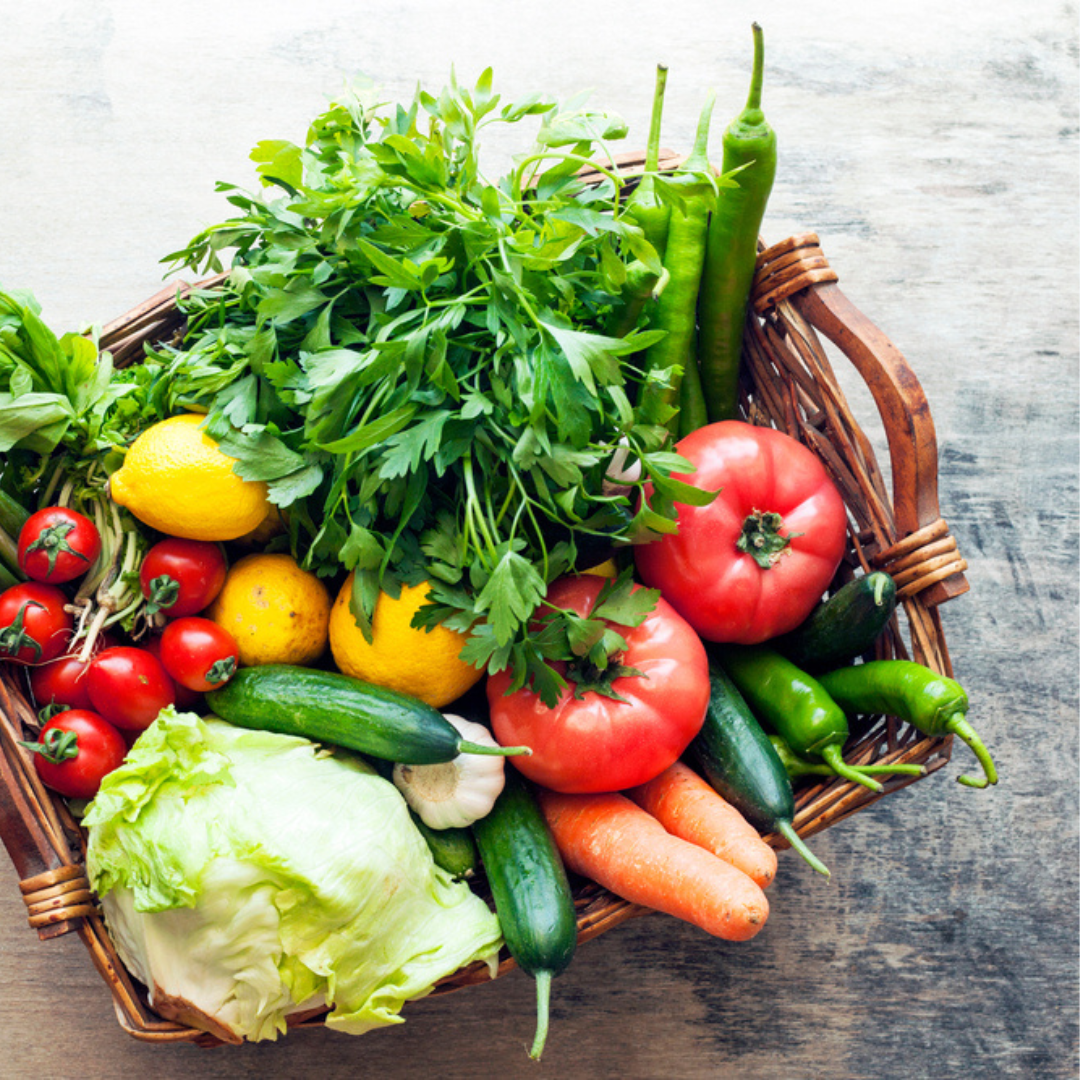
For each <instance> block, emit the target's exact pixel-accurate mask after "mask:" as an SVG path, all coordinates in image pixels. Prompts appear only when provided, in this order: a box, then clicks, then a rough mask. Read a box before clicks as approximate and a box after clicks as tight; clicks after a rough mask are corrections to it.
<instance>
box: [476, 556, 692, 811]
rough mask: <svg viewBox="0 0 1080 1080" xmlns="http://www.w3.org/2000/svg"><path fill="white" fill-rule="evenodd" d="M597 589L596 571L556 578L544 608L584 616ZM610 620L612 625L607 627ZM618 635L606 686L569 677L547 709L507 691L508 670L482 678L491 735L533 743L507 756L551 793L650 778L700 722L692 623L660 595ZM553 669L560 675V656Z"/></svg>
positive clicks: (530, 694)
mask: <svg viewBox="0 0 1080 1080" xmlns="http://www.w3.org/2000/svg"><path fill="white" fill-rule="evenodd" d="M604 587H605V581H604V579H603V578H600V577H595V576H589V575H585V576H582V577H573V578H562V579H560V580H559V581H556V582H555V583H554V584H553V585H551V587H550V588H549V589H548V594H547V601H548V603H549V604H550V605H551V606H553V607H558V608H562V609H568V610H570V611H573V612H575V613H577V614H578V615H581V616H587V615H588V614H589V613H590V612H591V611H592V609H593V607H594V606H595V605H596V603H597V598H598V597H599V596H600V593H601V590H602V589H603V588H604ZM609 625H614V624H609ZM614 629H615V630H616V631H617V632H618V633H619V634H621V635H622V637H623V639H624V640H625V641H626V649H625V651H624V652H623V654H622V656H621V657H620V658H619V660H620V662H621V664H622V666H623V668H624V669H629V670H627V671H626V673H624V674H617V675H616V677H615V678H614V679H613V680H612V681H611V683H610V688H609V689H610V692H611V693H613V694H617V695H618V696H619V698H621V699H622V700H617V699H616V698H614V697H610V696H607V694H606V693H600V692H597V691H596V690H592V689H585V690H582V688H581V687H580V686H575V685H574V684H573V683H572V682H571V684H570V685H569V686H568V687H567V688H565V689H564V690H563V692H562V694H561V695H560V697H559V700H558V702H557V703H556V704H555V706H554V707H553V708H548V707H547V706H546V705H544V703H543V702H542V701H541V700H540V696H539V695H538V694H537V693H536V692H535V691H534V690H533V689H531V688H529V687H525V688H522V689H520V690H516V691H514V692H513V693H511V694H507V693H506V691H507V689H508V688H509V686H510V683H511V678H512V676H511V674H510V672H509V671H501V672H498V673H497V674H495V675H492V676H490V677H489V679H488V682H487V696H488V704H489V706H490V709H491V726H492V728H493V730H494V732H495V737H496V738H497V739H498V741H499V742H500V743H501V744H502V745H504V746H509V745H515V746H518V745H525V746H529V747H531V748H532V755H531V756H528V757H514V758H511V759H510V760H511V761H512V762H513V764H514V765H515V766H517V768H518V769H520V770H521V772H522V773H524V774H525V775H526V776H527V777H529V779H531V780H533V781H535V782H536V783H538V784H542V785H543V786H544V787H547V788H551V789H552V790H554V791H563V792H577V793H585V792H602V791H621V790H622V789H623V788H628V787H634V786H635V785H637V784H644V783H646V782H647V781H649V780H651V779H653V778H654V777H656V776H659V774H660V773H662V772H663V771H664V770H665V769H666V768H667V767H668V766H669V765H671V764H673V763H674V762H675V761H676V760H677V759H678V757H679V755H680V754H681V753H682V752H683V751H684V750H685V749H686V747H687V746H688V745H689V743H690V740H691V739H693V737H694V736H695V735H696V734H697V733H698V731H699V730H700V729H701V725H702V722H703V721H704V719H705V709H706V707H707V706H708V704H709V662H708V658H707V657H706V654H705V646H704V645H702V643H701V639H700V638H699V637H698V636H697V634H696V633H694V630H693V628H692V627H691V626H690V625H689V624H688V623H687V622H686V620H685V619H683V618H682V616H680V615H679V614H678V612H676V611H675V609H674V608H672V607H671V605H670V604H668V603H667V602H666V601H665V600H663V599H662V598H661V599H660V600H658V601H657V603H656V607H655V608H654V609H653V610H652V611H651V612H650V613H649V614H648V615H647V616H646V617H645V620H644V621H643V622H642V623H641V624H640V625H639V626H622V625H614ZM552 666H553V667H555V668H556V670H558V671H560V672H561V673H563V674H564V675H565V676H567V677H568V678H572V676H573V674H574V673H573V672H572V671H571V670H570V665H568V664H567V663H566V662H565V661H553V662H552Z"/></svg>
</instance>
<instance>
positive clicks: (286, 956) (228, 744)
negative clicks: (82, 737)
mask: <svg viewBox="0 0 1080 1080" xmlns="http://www.w3.org/2000/svg"><path fill="white" fill-rule="evenodd" d="M327 822H333V826H332V827H327ZM84 824H85V825H86V826H87V828H88V829H89V846H88V849H87V872H88V873H89V875H90V880H91V883H92V884H93V887H94V889H95V891H96V892H97V893H98V895H99V896H100V897H101V902H102V907H103V909H104V912H105V917H106V920H107V921H108V925H109V932H110V934H111V936H112V939H113V941H114V942H115V943H116V946H117V949H118V950H119V952H120V955H121V957H122V958H123V960H124V963H125V965H126V966H127V967H128V968H129V970H130V971H132V972H133V973H134V974H135V975H136V977H137V978H139V979H140V980H141V981H142V982H144V983H145V984H146V986H147V987H148V988H149V991H150V995H151V1001H152V1003H153V1005H154V1007H155V1008H156V1009H157V1010H158V1011H160V1012H161V1013H162V1015H166V1016H177V1017H182V1018H183V1019H185V1020H187V1021H188V1022H190V1020H191V1018H193V1017H196V1016H197V1017H199V1022H200V1026H204V1027H206V1028H208V1029H209V1030H212V1031H214V1032H215V1033H216V1034H218V1035H219V1037H221V1038H223V1039H226V1040H228V1041H235V1042H239V1041H240V1040H241V1039H250V1040H259V1039H274V1038H276V1037H277V1035H278V1034H279V1033H282V1032H284V1031H285V1024H286V1019H287V1017H288V1015H289V1014H290V1013H292V1012H295V1011H297V1010H298V1009H301V1008H305V1007H306V1008H313V1007H317V1006H318V1005H320V1004H321V1003H325V1004H326V1005H327V1006H329V1008H330V1013H329V1016H328V1017H327V1021H326V1023H327V1026H328V1027H332V1028H336V1029H337V1030H340V1031H345V1032H348V1033H351V1034H361V1033H363V1032H365V1031H368V1030H370V1029H371V1028H374V1027H379V1026H383V1025H387V1024H396V1023H401V1022H402V1020H401V1017H400V1015H399V1014H400V1010H401V1007H402V1005H403V1004H404V1003H405V1002H406V1001H411V1000H413V999H415V998H418V997H423V996H424V995H425V994H427V993H429V992H430V991H431V989H432V988H433V987H434V985H435V983H436V982H437V981H438V980H439V979H441V978H443V977H444V976H447V975H450V974H452V973H453V972H455V971H457V970H458V969H459V968H461V967H464V966H467V965H468V964H470V963H472V962H473V961H485V962H487V963H488V964H489V965H490V966H491V967H492V970H493V971H494V967H495V966H496V965H497V962H498V952H499V946H500V945H501V944H502V934H501V932H500V929H499V922H498V919H497V918H496V917H495V915H494V913H493V912H492V911H490V910H489V908H488V906H487V904H485V903H484V901H483V900H481V899H480V898H479V897H478V896H476V895H474V894H473V893H472V892H471V891H470V890H469V887H468V885H466V884H464V883H462V882H455V881H453V880H452V879H451V876H450V874H449V873H448V872H447V871H445V870H442V869H441V868H440V867H438V866H436V865H435V863H434V862H433V861H432V858H431V852H430V851H429V850H428V846H427V844H426V842H425V841H424V838H423V837H422V836H421V835H420V833H419V832H417V830H416V828H415V826H414V825H413V823H412V819H411V818H410V816H409V809H408V806H407V805H406V803H405V800H404V799H403V798H402V797H401V795H400V793H399V792H398V790H397V788H395V787H394V785H393V784H391V783H390V782H389V781H387V780H383V779H382V778H381V777H379V776H378V775H377V774H376V773H375V772H374V770H373V769H372V768H371V767H370V766H369V765H367V764H366V763H365V762H363V761H362V760H361V759H360V758H359V757H357V756H355V755H351V754H347V753H345V752H340V753H333V754H330V753H328V752H326V751H324V750H320V749H319V748H318V747H316V746H315V745H314V744H313V743H310V742H308V741H307V740H306V739H300V738H294V737H292V736H286V735H277V734H273V733H271V732H265V731H249V730H247V729H244V728H236V727H233V726H232V725H230V724H226V723H224V722H223V721H221V720H217V719H215V718H207V719H205V720H200V719H199V718H198V717H196V716H194V715H193V714H191V713H177V712H176V711H175V710H174V709H172V708H171V707H170V708H168V709H166V710H164V711H163V712H162V714H161V716H160V717H158V719H157V720H156V721H155V723H154V724H153V726H152V727H151V728H150V729H149V730H147V731H145V732H144V733H143V734H142V735H141V736H140V738H139V740H138V742H137V743H136V744H135V746H134V747H133V748H132V749H131V751H130V752H129V753H128V756H127V758H126V760H125V761H124V764H123V765H121V766H120V767H119V768H118V769H116V770H115V771H114V772H111V773H110V774H109V775H108V776H106V777H105V780H104V781H103V783H102V785H101V790H100V791H99V792H98V794H97V796H96V797H95V798H94V801H93V802H92V803H91V804H90V808H89V810H88V812H87V815H86V817H85V818H84Z"/></svg>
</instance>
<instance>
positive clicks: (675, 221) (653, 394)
mask: <svg viewBox="0 0 1080 1080" xmlns="http://www.w3.org/2000/svg"><path fill="white" fill-rule="evenodd" d="M715 101H716V95H715V94H712V93H710V95H709V97H708V99H707V100H706V102H705V107H704V108H703V109H702V111H701V117H700V118H699V120H698V128H697V136H696V138H695V139H694V149H693V152H692V153H691V155H690V156H689V157H688V158H687V159H686V161H685V162H684V163H683V164H682V166H681V167H680V168H679V170H678V171H677V172H676V173H675V174H674V175H673V176H672V177H671V178H670V180H669V181H668V183H669V184H674V185H678V187H677V191H678V195H679V197H680V198H679V203H680V204H681V205H675V206H672V208H671V214H670V217H669V219H668V232H667V245H666V247H665V249H664V269H665V270H667V271H668V273H669V274H670V275H671V278H670V280H669V281H668V284H667V288H666V289H665V290H664V294H663V296H661V297H660V300H659V301H658V302H657V304H656V306H655V309H654V311H653V312H652V316H651V319H650V323H649V325H650V328H652V329H657V330H663V331H665V333H664V337H663V338H661V339H660V341H658V342H656V343H655V344H654V345H651V346H649V348H648V349H647V350H646V351H645V371H646V375H648V374H649V373H658V372H662V371H664V370H665V369H669V368H672V367H678V368H680V369H681V370H682V375H681V376H678V377H676V378H669V379H668V380H666V382H661V381H659V380H652V381H648V382H646V384H645V391H644V394H643V401H645V400H650V399H651V400H652V401H653V402H654V403H655V404H656V406H658V407H659V410H660V411H658V412H657V413H656V419H657V421H658V422H660V423H666V424H667V425H668V427H669V428H671V430H672V431H673V432H674V433H675V434H676V435H679V434H683V433H685V432H683V429H682V421H680V419H679V418H680V407H681V406H682V405H683V403H684V402H685V404H686V408H687V412H688V414H690V415H693V416H698V417H702V416H704V415H705V409H704V404H705V400H704V396H703V392H702V389H701V382H700V377H699V375H698V366H697V348H696V336H697V297H698V287H699V285H700V283H701V273H702V267H703V266H704V264H705V243H706V237H707V236H708V226H709V213H710V211H711V209H712V207H713V206H714V205H715V203H716V188H715V186H714V184H713V182H712V181H711V180H710V179H708V178H707V176H705V175H703V174H708V172H709V158H708V144H709V125H710V122H711V121H712V110H713V105H714V104H715ZM684 387H685V390H684ZM691 430H692V429H691Z"/></svg>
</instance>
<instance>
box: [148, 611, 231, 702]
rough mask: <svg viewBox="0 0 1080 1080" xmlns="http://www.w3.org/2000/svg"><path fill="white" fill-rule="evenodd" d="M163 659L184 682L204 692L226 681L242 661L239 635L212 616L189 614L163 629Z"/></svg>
mask: <svg viewBox="0 0 1080 1080" xmlns="http://www.w3.org/2000/svg"><path fill="white" fill-rule="evenodd" d="M161 662H162V663H163V664H164V665H165V670H166V671H167V672H168V673H169V674H170V675H171V676H172V677H173V678H174V679H175V680H176V681H177V682H178V683H180V685H181V686H186V687H187V688H188V689H189V690H198V691H199V692H201V693H205V692H206V691H207V690H213V689H215V687H218V686H221V685H223V684H224V683H227V682H228V681H229V680H230V679H231V678H232V677H233V673H234V672H235V671H236V665H237V664H238V663H239V662H240V650H239V649H238V648H237V647H236V639H235V638H234V637H233V636H232V634H230V633H229V632H228V630H225V629H223V628H222V627H220V626H218V624H217V623H215V622H211V621H210V620H209V619H200V618H198V617H197V616H189V617H188V618H186V619H176V620H174V621H173V622H171V623H169V625H168V626H166V627H165V629H164V630H163V631H162V633H161Z"/></svg>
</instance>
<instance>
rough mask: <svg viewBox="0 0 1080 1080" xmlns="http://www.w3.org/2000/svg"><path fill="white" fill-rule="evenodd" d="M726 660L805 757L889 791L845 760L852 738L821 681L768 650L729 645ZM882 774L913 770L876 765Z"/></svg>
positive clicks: (749, 697) (766, 716)
mask: <svg viewBox="0 0 1080 1080" xmlns="http://www.w3.org/2000/svg"><path fill="white" fill-rule="evenodd" d="M720 662H721V664H722V665H723V667H724V670H725V671H726V672H727V673H728V674H729V675H730V676H731V681H732V682H734V683H735V685H736V686H737V687H738V688H739V691H740V692H741V693H742V695H743V697H744V698H746V701H747V704H748V705H749V706H750V708H751V709H752V710H753V712H754V715H755V716H756V717H757V718H758V719H759V720H760V721H761V722H762V723H764V724H767V725H768V726H769V727H770V728H772V729H773V730H774V731H775V732H776V733H777V734H778V735H781V736H783V738H784V740H785V742H787V744H788V745H789V746H790V747H791V749H792V750H794V751H795V753H796V754H799V755H801V756H803V757H807V756H809V757H811V758H821V759H822V760H823V761H824V762H825V763H826V764H827V765H829V766H830V767H831V768H832V770H833V771H834V772H835V773H836V775H837V776H841V777H843V778H844V779H845V780H850V781H851V782H852V783H855V784H862V785H863V787H868V788H870V790H871V791H883V790H884V789H883V788H882V786H881V784H879V783H878V782H877V781H876V780H874V779H872V778H871V776H870V775H868V774H867V772H866V769H865V767H863V766H860V765H849V764H848V763H847V762H846V761H844V758H843V754H842V747H843V745H844V743H846V742H847V740H848V722H847V716H845V715H844V710H843V709H842V708H841V707H840V706H839V705H837V703H836V702H835V701H833V699H832V698H831V697H830V696H829V694H828V692H827V691H826V690H825V688H824V687H823V686H822V685H821V683H820V682H818V681H817V680H816V679H812V678H811V677H810V676H809V675H807V674H806V672H804V671H801V670H800V669H799V668H797V667H796V666H795V665H794V664H793V663H792V662H791V661H790V660H788V659H787V658H786V657H784V656H781V655H780V653H778V652H775V651H774V650H772V649H768V648H764V647H762V646H750V647H740V646H726V647H725V648H724V649H723V650H722V651H721V652H720ZM872 768H874V770H875V771H876V772H879V773H880V772H889V773H894V772H899V773H904V772H906V771H908V767H907V766H898V765H879V766H872Z"/></svg>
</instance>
